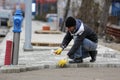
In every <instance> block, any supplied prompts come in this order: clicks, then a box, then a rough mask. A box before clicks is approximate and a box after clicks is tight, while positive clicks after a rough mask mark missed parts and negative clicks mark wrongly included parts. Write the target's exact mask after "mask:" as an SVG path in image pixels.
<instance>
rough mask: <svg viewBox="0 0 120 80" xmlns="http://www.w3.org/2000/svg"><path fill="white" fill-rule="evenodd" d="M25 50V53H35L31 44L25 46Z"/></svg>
mask: <svg viewBox="0 0 120 80" xmlns="http://www.w3.org/2000/svg"><path fill="white" fill-rule="evenodd" d="M23 50H24V51H33V47H32V45H31V44H29V45H27V44H24V46H23Z"/></svg>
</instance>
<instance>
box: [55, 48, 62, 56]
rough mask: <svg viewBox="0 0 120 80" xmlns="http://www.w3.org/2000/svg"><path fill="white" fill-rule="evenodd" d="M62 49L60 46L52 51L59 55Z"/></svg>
mask: <svg viewBox="0 0 120 80" xmlns="http://www.w3.org/2000/svg"><path fill="white" fill-rule="evenodd" d="M62 51H63V49H62V48H61V47H60V48H58V49H57V50H55V51H54V53H55V54H57V55H60V54H61V52H62Z"/></svg>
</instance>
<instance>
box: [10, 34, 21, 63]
mask: <svg viewBox="0 0 120 80" xmlns="http://www.w3.org/2000/svg"><path fill="white" fill-rule="evenodd" d="M19 41H20V33H14V37H13V54H12V57H13V58H12V64H13V65H17V64H18V56H19Z"/></svg>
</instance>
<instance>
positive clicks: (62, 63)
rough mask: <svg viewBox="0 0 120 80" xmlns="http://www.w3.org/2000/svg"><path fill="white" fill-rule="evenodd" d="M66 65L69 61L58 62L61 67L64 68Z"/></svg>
mask: <svg viewBox="0 0 120 80" xmlns="http://www.w3.org/2000/svg"><path fill="white" fill-rule="evenodd" d="M66 64H67V59H61V60H60V61H59V62H58V66H59V67H64V66H65V65H66Z"/></svg>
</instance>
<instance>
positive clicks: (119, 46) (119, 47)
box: [98, 39, 120, 51]
mask: <svg viewBox="0 0 120 80" xmlns="http://www.w3.org/2000/svg"><path fill="white" fill-rule="evenodd" d="M98 43H99V44H100V45H103V46H105V47H109V48H112V49H114V50H118V51H120V43H115V42H109V43H108V42H105V41H104V40H103V39H99V42H98Z"/></svg>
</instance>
